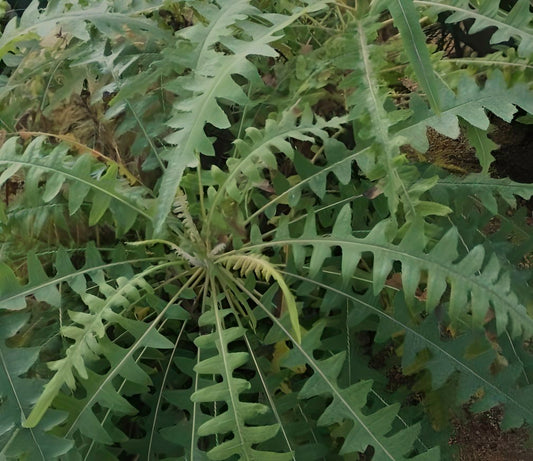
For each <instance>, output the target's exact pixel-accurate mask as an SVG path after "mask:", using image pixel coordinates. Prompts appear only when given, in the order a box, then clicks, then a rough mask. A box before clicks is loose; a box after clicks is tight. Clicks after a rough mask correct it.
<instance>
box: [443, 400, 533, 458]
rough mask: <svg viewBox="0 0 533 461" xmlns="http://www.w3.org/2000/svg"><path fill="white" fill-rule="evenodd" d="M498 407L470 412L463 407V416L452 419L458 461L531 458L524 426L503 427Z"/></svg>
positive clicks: (530, 446) (527, 434)
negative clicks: (480, 411)
mask: <svg viewBox="0 0 533 461" xmlns="http://www.w3.org/2000/svg"><path fill="white" fill-rule="evenodd" d="M502 416H503V410H502V408H501V407H494V408H492V409H491V410H489V411H486V412H484V413H478V414H472V413H470V412H469V411H468V408H465V409H464V416H463V418H457V419H456V420H455V421H453V424H454V427H455V434H454V436H453V437H452V439H451V440H450V444H451V445H457V446H458V448H459V453H458V455H457V456H456V458H455V459H456V460H457V461H531V460H533V446H532V442H531V440H530V431H529V430H528V429H527V428H526V427H522V428H520V429H511V430H509V431H502V430H501V429H500V425H499V423H500V422H501V419H502Z"/></svg>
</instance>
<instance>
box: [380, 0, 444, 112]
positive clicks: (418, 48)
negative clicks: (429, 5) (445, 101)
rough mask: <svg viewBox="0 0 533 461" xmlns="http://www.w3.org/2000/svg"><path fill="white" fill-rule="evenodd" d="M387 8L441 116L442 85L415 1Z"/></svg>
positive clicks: (393, 1) (393, 0)
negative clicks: (435, 71)
mask: <svg viewBox="0 0 533 461" xmlns="http://www.w3.org/2000/svg"><path fill="white" fill-rule="evenodd" d="M387 8H388V9H389V11H390V13H391V15H392V18H393V20H394V25H395V26H396V27H397V28H398V30H399V31H400V37H401V39H402V44H403V48H404V51H405V53H406V54H407V57H408V58H409V63H410V64H411V66H413V69H414V71H415V74H416V77H417V79H418V82H419V83H420V86H421V87H422V89H423V90H424V91H425V93H426V97H427V98H428V101H429V105H430V106H431V108H432V109H433V111H434V112H435V113H436V114H439V113H440V111H441V106H442V104H441V102H440V97H439V92H440V91H439V90H440V86H441V84H440V82H439V80H438V79H437V77H436V75H435V73H434V71H433V65H432V63H431V59H430V56H429V51H428V48H427V45H426V36H425V35H424V32H423V31H422V27H421V26H420V22H419V20H420V16H419V15H418V13H417V11H416V9H415V7H414V4H413V1H411V0H391V1H389V2H387Z"/></svg>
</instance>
